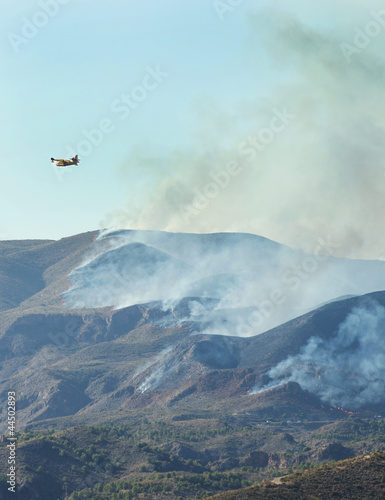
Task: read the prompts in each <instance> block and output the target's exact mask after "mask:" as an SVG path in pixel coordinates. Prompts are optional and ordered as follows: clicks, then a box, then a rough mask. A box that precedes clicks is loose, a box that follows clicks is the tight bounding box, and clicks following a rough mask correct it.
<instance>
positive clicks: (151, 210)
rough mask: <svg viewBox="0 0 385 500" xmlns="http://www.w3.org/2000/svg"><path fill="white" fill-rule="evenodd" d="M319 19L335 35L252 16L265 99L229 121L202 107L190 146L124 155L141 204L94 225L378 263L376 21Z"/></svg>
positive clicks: (380, 19) (384, 185) (285, 18)
mask: <svg viewBox="0 0 385 500" xmlns="http://www.w3.org/2000/svg"><path fill="white" fill-rule="evenodd" d="M304 9H306V7H304ZM325 9H326V11H327V14H328V16H329V17H330V18H332V17H333V12H334V11H335V12H334V13H335V16H334V20H333V23H334V26H333V29H328V28H326V27H321V26H322V25H320V24H319V23H318V26H317V27H315V25H314V23H312V24H310V23H307V22H304V21H300V20H299V19H298V18H297V17H295V16H294V15H292V14H287V13H284V12H282V11H279V10H274V9H272V10H269V11H266V12H265V13H262V14H255V15H249V20H248V21H249V30H250V31H249V36H248V38H247V52H248V57H249V61H248V62H249V64H250V65H254V67H255V68H257V67H258V65H259V64H260V61H259V59H258V57H257V54H259V50H260V46H261V45H263V47H264V49H265V51H266V53H267V55H268V58H269V63H270V65H271V67H272V68H273V70H274V71H275V74H276V78H275V81H274V83H272V86H271V91H270V93H269V95H266V96H265V99H262V100H261V99H257V98H256V100H255V101H254V102H253V101H252V102H242V103H239V105H238V106H235V107H234V108H233V109H232V110H231V111H230V110H221V109H220V106H219V105H218V104H217V103H216V102H215V100H214V99H210V98H207V100H206V102H204V103H203V105H202V103H201V104H200V105H197V108H198V123H199V127H200V129H201V132H202V133H201V134H199V138H200V140H199V142H197V143H196V144H192V145H191V147H189V148H184V149H183V148H179V149H178V150H175V151H174V152H170V153H169V154H166V155H164V154H163V155H162V154H161V153H159V152H158V153H157V151H156V149H155V150H154V151H153V153H152V154H148V153H146V152H145V151H144V150H139V149H138V148H136V150H135V151H132V152H131V153H130V154H129V156H128V158H127V161H126V166H125V167H124V168H123V169H122V175H123V177H124V178H127V177H130V172H131V173H132V174H133V175H132V176H131V177H130V178H129V181H130V190H131V192H132V191H135V188H136V187H138V188H140V189H139V191H140V192H141V193H142V194H141V196H140V197H137V198H136V199H131V200H130V201H129V202H128V204H127V207H126V208H125V209H123V210H121V211H117V212H115V213H113V214H109V215H108V216H107V217H106V219H105V220H104V221H103V222H102V226H103V227H109V228H138V229H162V230H167V231H185V232H217V231H237V232H249V233H254V234H260V235H263V236H266V237H268V238H271V239H273V240H275V241H281V242H284V243H285V244H287V245H289V246H293V247H296V248H302V249H305V250H306V251H311V250H312V245H313V242H314V241H315V240H317V238H319V237H323V238H325V237H326V236H327V235H329V234H331V235H333V237H334V238H336V239H338V241H339V242H340V246H339V249H338V252H337V254H338V255H340V256H350V257H355V258H379V257H380V256H381V255H382V254H383V252H384V246H385V236H384V233H383V231H382V228H383V226H384V222H385V221H384V217H385V216H384V214H385V177H384V162H383V158H384V143H385V142H384V139H385V135H384V131H385V118H384V113H383V110H382V106H381V103H383V102H384V100H385V85H384V83H385V81H384V80H385V76H384V75H385V71H384V69H385V64H384V61H383V53H384V45H385V10H381V7H380V4H378V3H377V2H373V1H372V2H365V3H363V2H351V3H347V2H339V3H338V2H333V5H332V4H331V3H330V5H328V6H327V7H325ZM344 13H345V15H346V19H348V24H346V21H345V18H344V16H343V14H344ZM349 20H350V23H349ZM324 24H325V23H324ZM367 33H368V34H367ZM253 54H256V55H255V57H254V55H253ZM256 88H257V81H256ZM202 109H204V111H201V110H202ZM229 170H231V171H232V173H231V174H228V175H227V174H226V172H227V173H228V171H229ZM235 172H236V173H235ZM218 175H219V179H221V181H220V180H218ZM215 176H217V177H215ZM149 179H152V180H151V182H149ZM215 179H217V180H215Z"/></svg>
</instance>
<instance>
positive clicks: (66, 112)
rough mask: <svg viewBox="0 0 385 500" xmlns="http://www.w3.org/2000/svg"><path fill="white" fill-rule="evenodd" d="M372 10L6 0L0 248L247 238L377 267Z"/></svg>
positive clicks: (377, 83)
mask: <svg viewBox="0 0 385 500" xmlns="http://www.w3.org/2000/svg"><path fill="white" fill-rule="evenodd" d="M381 9H383V7H382V2H380V1H364V0H362V1H352V0H349V1H347V0H333V1H324V2H315V1H313V0H306V1H305V0H302V1H300V0H292V1H290V2H288V1H287V0H285V1H284V0H275V1H274V0H268V1H267V0H266V1H265V0H259V1H258V2H252V1H251V0H243V1H242V0H223V1H222V0H216V1H213V0H188V1H187V0H167V1H166V0H146V1H143V0H140V1H139V0H124V1H123V0H111V1H110V2H106V1H102V0H92V1H91V0H61V1H60V2H59V0H40V1H32V0H28V1H27V0H18V1H17V2H15V1H14V0H3V1H2V2H1V7H0V14H1V15H0V19H1V20H0V30H1V35H2V36H1V44H0V56H1V61H2V64H1V80H0V89H1V92H0V110H1V117H2V120H1V125H0V126H1V130H0V137H1V143H2V151H1V153H2V154H1V167H0V168H1V178H2V181H1V184H0V186H1V197H0V207H1V214H2V218H1V221H0V237H1V238H2V239H14V238H52V239H58V238H61V237H63V236H67V235H71V234H76V233H80V232H83V231H88V230H93V229H98V228H101V227H105V226H108V227H125V228H131V227H132V228H145V229H165V230H170V231H186V232H213V231H246V232H251V233H256V234H261V235H263V236H266V237H269V238H272V239H275V240H278V241H282V242H285V243H287V244H289V245H293V246H299V247H302V248H306V249H307V250H311V249H312V248H313V247H314V246H315V245H316V244H317V240H318V239H319V238H327V237H330V236H332V237H333V238H334V239H335V241H338V245H339V248H340V251H341V253H342V254H345V255H356V256H364V257H370V258H377V257H379V256H380V255H382V254H383V253H384V252H385V237H384V236H383V235H382V233H383V231H382V229H383V227H384V224H383V222H384V221H385V219H384V208H385V204H384V201H383V200H384V199H385V198H384V195H385V189H384V185H385V175H384V174H385V169H384V167H385V166H384V162H383V156H384V155H383V151H384V146H383V144H384V140H383V139H384V130H385V129H384V127H385V123H384V118H383V117H384V116H385V114H384V112H383V109H382V108H383V103H384V102H385V95H384V94H385V90H384V89H385V87H384V83H385V82H384V75H385V73H384V59H383V54H384V53H385V52H384V48H385V10H383V11H382V10H381ZM384 9H385V7H384ZM381 12H382V16H383V17H381ZM376 13H377V14H376ZM378 13H380V14H378ZM75 152H76V153H78V154H79V156H80V159H81V163H80V165H79V167H77V168H70V169H67V170H65V169H59V168H57V167H54V166H53V165H52V164H51V162H50V157H51V156H53V157H55V158H65V157H69V156H71V155H72V154H74V153H75ZM223 172H226V173H223ZM384 234H385V233H384Z"/></svg>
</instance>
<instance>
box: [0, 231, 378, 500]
mask: <svg viewBox="0 0 385 500" xmlns="http://www.w3.org/2000/svg"><path fill="white" fill-rule="evenodd" d="M0 259H2V266H1V274H0V285H1V286H0V309H1V311H0V319H1V323H0V363H1V365H0V394H1V399H2V401H3V402H4V404H3V405H2V407H1V412H0V415H1V419H0V427H1V429H0V432H2V433H3V435H5V436H7V433H8V429H7V425H6V421H7V420H6V405H5V401H6V399H7V394H8V392H9V391H15V392H16V395H17V429H18V430H19V431H21V432H22V433H21V434H20V437H19V439H20V441H19V444H18V457H19V460H20V471H19V481H20V484H21V485H22V488H21V490H20V495H21V496H20V498H29V499H34V498H42V499H44V498H47V499H48V498H49V499H52V498H65V497H68V495H70V494H71V495H72V496H71V498H99V497H97V496H96V495H97V494H99V493H100V494H101V493H102V490H103V488H106V494H107V493H108V494H109V493H111V492H113V491H115V492H118V491H120V493H119V494H120V496H118V497H117V498H146V499H151V498H154V499H155V498H165V499H167V498H170V499H173V498H178V497H181V498H203V496H204V495H207V494H208V493H209V492H211V493H215V492H216V491H222V490H226V489H235V488H240V487H242V486H247V485H249V484H253V483H254V482H258V481H261V480H263V479H264V478H268V477H271V475H272V474H276V473H277V474H283V473H286V472H287V471H289V472H290V470H295V469H303V468H308V467H310V466H313V465H314V464H319V463H323V462H327V461H330V460H341V459H344V458H346V457H348V456H355V455H357V454H359V453H369V452H373V451H375V450H376V449H384V444H383V443H384V436H385V429H383V420H382V416H381V415H384V414H385V399H384V397H383V394H384V393H385V387H384V384H385V382H384V380H385V351H384V343H383V336H384V332H385V292H382V291H381V290H382V289H385V263H383V262H381V261H378V262H376V261H371V262H366V261H354V260H347V259H335V258H333V257H332V256H331V255H327V254H324V255H322V259H320V260H317V259H316V258H315V256H311V255H307V254H304V253H303V252H298V251H295V250H292V249H289V248H287V247H283V246H281V245H279V244H278V243H275V242H271V241H269V240H266V239H264V238H260V237H258V236H253V235H240V234H228V233H222V234H217V235H183V234H182V235H178V234H170V233H162V232H153V231H149V232H147V231H143V232H138V231H124V232H119V233H116V234H115V233H114V234H109V235H98V234H97V233H96V232H90V233H85V234H82V235H77V236H73V237H71V238H64V239H63V240H59V241H57V242H56V241H14V242H0ZM315 265H316V267H315ZM311 266H313V267H311ZM298 312H300V314H297V313H298ZM344 423H346V424H347V425H348V428H347V429H346V432H345V434H344V433H342V434H341V433H340V434H339V432H340V427H338V426H339V425H343V424H344ZM333 426H334V427H333ZM354 426H356V427H354ZM355 429H356V430H355ZM357 429H358V430H357ZM205 433H206V434H205ZM317 433H318V434H317ZM356 434H357V435H356ZM6 451H7V450H6V447H5V443H3V444H2V445H0V456H4V455H5V453H6ZM128 457H129V458H128ZM1 463H2V464H3V463H4V460H2V461H1ZM38 464H40V465H38ZM100 464H103V465H102V466H101V465H100ZM3 469H4V473H5V470H6V468H5V467H3V468H2V471H3ZM170 474H171V475H170ZM213 474H214V476H213ZM215 474H216V476H215ZM47 475H48V476H49V478H50V479H49V481H48V482H49V484H50V488H51V489H46V490H44V491H45V493H44V494H43V489H42V488H43V484H46V483H47V477H48V476H47ZM197 475H198V476H199V477H202V478H205V479H204V481H203V479H202V481H203V482H202V481H201V480H199V481H198V479H197V477H198V476H197ZM63 478H64V479H63ZM194 478H195V479H194ZM116 481H127V482H128V484H127V485H126V486H127V488H126V489H127V491H126V490H125V489H124V488H125V487H124V485H123V486H122V485H121V484H120V485H116V484H115V483H116ZM138 481H139V483H142V482H144V483H145V485H146V486H143V484H142V485H140V484H139V483H138ZM194 481H195V483H194ZM193 483H194V484H193ZM1 484H3V485H4V483H1ZM109 488H110V489H109ZM151 488H152V489H151ZM87 489H88V490H89V491H88V490H87ZM84 490H87V491H84ZM150 490H151V491H150ZM80 491H82V493H79V492H80ZM23 495H24V496H23ZM39 495H40V496H39ZM44 495H46V496H44ZM87 495H91V496H87ZM92 495H93V496H92ZM141 495H142V496H141ZM143 495H145V496H144V497H143ZM162 495H163V496H162ZM186 495H187V496H186ZM100 498H108V496H103V495H101V496H100Z"/></svg>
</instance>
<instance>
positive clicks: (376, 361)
mask: <svg viewBox="0 0 385 500" xmlns="http://www.w3.org/2000/svg"><path fill="white" fill-rule="evenodd" d="M384 340H385V308H384V307H382V306H381V305H379V304H378V303H377V302H374V301H373V302H372V303H370V304H369V305H367V306H361V307H356V308H354V309H352V311H351V312H350V314H349V315H348V317H347V318H346V319H345V321H344V322H343V323H342V324H341V325H340V326H339V328H338V331H337V334H336V335H335V336H334V337H333V338H330V339H327V340H323V339H321V338H319V337H311V338H310V339H309V341H308V343H307V344H306V346H304V347H303V348H302V349H301V353H300V354H298V355H297V356H291V357H289V358H287V359H286V360H284V361H282V362H281V363H279V364H278V365H277V366H275V367H274V368H272V369H271V370H270V371H269V372H268V373H267V375H268V376H269V377H271V378H272V379H273V380H272V382H271V383H270V384H269V385H268V386H266V387H264V388H263V389H262V390H267V389H269V388H271V387H277V386H278V385H281V384H283V383H286V382H289V381H293V382H298V383H299V384H300V385H301V387H302V388H303V389H306V390H308V391H310V392H311V393H313V394H316V395H317V396H319V398H320V399H321V400H322V401H324V402H328V403H330V404H332V405H333V406H342V407H346V408H350V409H358V408H362V407H363V406H365V405H367V404H376V403H379V402H381V401H383V400H384V394H385V342H384ZM260 391H261V388H256V389H254V391H253V393H256V392H260Z"/></svg>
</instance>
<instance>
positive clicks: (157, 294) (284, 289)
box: [63, 231, 385, 337]
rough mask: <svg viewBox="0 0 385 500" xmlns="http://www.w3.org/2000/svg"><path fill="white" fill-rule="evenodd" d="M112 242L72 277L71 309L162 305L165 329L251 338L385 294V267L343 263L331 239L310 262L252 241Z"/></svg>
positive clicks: (223, 237) (144, 235)
mask: <svg viewBox="0 0 385 500" xmlns="http://www.w3.org/2000/svg"><path fill="white" fill-rule="evenodd" d="M110 236H111V240H113V242H111V243H110V244H106V245H104V249H105V251H104V253H101V252H100V247H99V251H97V252H96V254H95V257H94V258H93V259H90V257H87V261H86V263H85V264H84V265H82V266H81V267H79V268H77V269H75V270H74V271H73V272H72V273H71V274H70V275H69V280H70V282H71V284H72V287H71V288H70V289H69V290H68V291H67V292H65V293H64V294H63V297H64V298H65V305H66V307H74V308H80V307H105V306H113V307H115V308H122V307H126V306H130V305H134V304H141V303H148V302H153V301H162V303H163V305H159V304H158V305H157V307H160V308H161V309H163V311H164V312H165V317H163V318H161V319H160V320H159V321H163V326H165V325H166V323H167V325H169V326H171V325H174V326H175V324H177V325H179V324H180V323H182V322H183V321H193V322H199V323H200V324H201V325H204V328H205V331H206V332H207V333H212V334H214V333H215V334H221V335H236V336H242V337H249V336H253V335H257V334H259V333H262V332H264V331H266V330H268V329H270V328H273V327H274V326H277V325H279V324H281V323H283V322H285V321H288V320H290V319H292V318H294V317H297V316H299V315H301V314H304V313H306V312H308V311H309V310H311V309H314V308H315V307H317V306H319V305H320V304H323V303H325V302H328V301H330V300H333V299H334V300H335V299H336V298H339V297H341V296H347V295H361V294H365V293H370V292H373V291H378V290H383V289H385V263H384V262H375V261H367V262H366V261H353V260H348V259H336V258H334V257H333V256H332V255H331V254H332V252H333V251H334V249H335V248H336V247H338V245H337V244H336V243H335V242H333V241H332V240H328V241H324V242H323V243H322V245H323V246H322V248H321V245H320V244H319V243H317V245H315V246H314V253H313V254H312V255H311V254H305V253H303V252H298V251H294V250H292V249H290V248H287V247H284V246H282V245H279V244H277V243H275V242H272V241H269V240H266V239H264V238H261V237H258V236H255V235H247V234H228V233H222V234H211V235H197V234H175V233H164V232H156V231H155V232H153V231H121V232H119V233H115V234H111V235H110ZM102 241H103V239H102V240H101V241H96V242H95V245H96V246H98V245H100V243H102ZM321 250H322V252H324V254H322V253H320V252H321ZM185 297H189V298H190V299H189V300H188V305H187V303H186V307H185V306H183V307H182V306H181V304H180V301H181V300H182V299H183V298H185ZM193 297H197V298H199V300H197V301H194V300H191V298H193ZM209 299H211V300H209ZM176 310H178V313H177V314H176V316H175V317H174V316H173V314H172V311H176ZM167 311H171V313H167ZM158 324H159V325H160V323H158Z"/></svg>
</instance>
